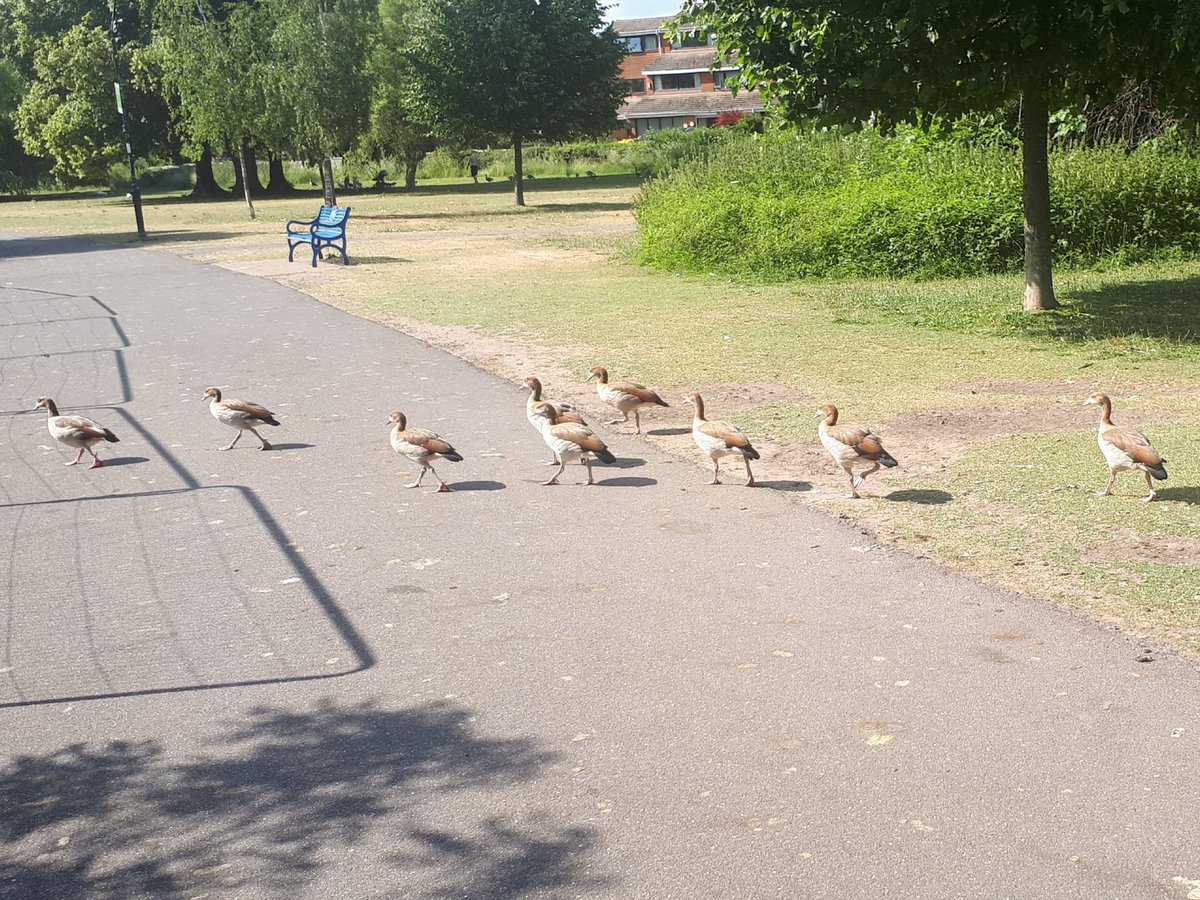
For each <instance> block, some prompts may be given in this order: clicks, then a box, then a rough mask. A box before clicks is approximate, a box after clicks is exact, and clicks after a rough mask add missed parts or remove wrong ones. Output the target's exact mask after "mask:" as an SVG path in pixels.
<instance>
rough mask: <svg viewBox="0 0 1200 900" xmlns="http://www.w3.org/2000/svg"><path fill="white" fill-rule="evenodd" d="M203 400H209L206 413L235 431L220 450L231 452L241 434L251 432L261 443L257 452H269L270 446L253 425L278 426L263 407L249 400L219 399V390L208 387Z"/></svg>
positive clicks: (272, 416) (273, 417)
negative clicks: (232, 437)
mask: <svg viewBox="0 0 1200 900" xmlns="http://www.w3.org/2000/svg"><path fill="white" fill-rule="evenodd" d="M204 399H205V400H209V401H210V402H209V404H208V411H209V412H211V413H212V414H213V417H214V418H215V419H216V420H217V421H218V422H220V423H222V424H223V425H228V426H229V427H230V428H233V429H234V430H236V431H237V435H236V436H235V437H234V439H233V440H232V441H230V442H229V446H227V447H221V448H220V449H222V450H232V449H233V447H234V445H235V444H236V443H237V442H238V441H240V440H241V439H242V432H244V431H253V432H254V436H255V437H256V438H258V439H259V440H260V441H262V446H261V447H259V448H258V449H259V450H270V449H271V445H270V444H269V443H268V442H267V439H266V438H264V437H263V436H262V435H261V434H259V433H258V431H257V429H256V428H255V427H254V426H255V425H278V424H279V422H277V421H276V420H275V414H274V413H273V412H271V411H270V410H269V409H267V408H266V407H265V406H259V405H258V404H257V403H252V402H250V401H249V400H235V399H234V398H233V397H226V398H225V399H221V389H220V388H215V387H210V388H205V389H204Z"/></svg>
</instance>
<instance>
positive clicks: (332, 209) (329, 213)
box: [317, 206, 350, 225]
mask: <svg viewBox="0 0 1200 900" xmlns="http://www.w3.org/2000/svg"><path fill="white" fill-rule="evenodd" d="M348 215H350V207H348V206H322V207H321V211H320V212H319V213H317V224H318V225H341V224H342V223H343V222H345V221H346V216H348Z"/></svg>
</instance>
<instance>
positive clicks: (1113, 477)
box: [1096, 470, 1117, 497]
mask: <svg viewBox="0 0 1200 900" xmlns="http://www.w3.org/2000/svg"><path fill="white" fill-rule="evenodd" d="M1116 481H1117V473H1116V472H1113V471H1111V470H1110V471H1109V473H1108V484H1106V485H1105V486H1104V490H1102V491H1096V496H1097V497H1107V496H1108V495H1109V494H1111V493H1112V489H1113V485H1114V484H1115V483H1116Z"/></svg>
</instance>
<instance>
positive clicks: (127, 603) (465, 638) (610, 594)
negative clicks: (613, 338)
mask: <svg viewBox="0 0 1200 900" xmlns="http://www.w3.org/2000/svg"><path fill="white" fill-rule="evenodd" d="M396 274H397V277H403V271H402V270H399V269H398V270H397V273H396ZM430 289H431V290H436V286H431V287H430ZM598 362H602V361H600V360H598ZM210 384H212V385H220V386H222V387H224V388H226V389H227V393H228V394H230V395H233V396H242V397H245V398H247V399H253V400H258V401H260V402H262V403H265V404H267V405H268V406H269V407H270V408H271V409H273V410H274V411H275V412H276V413H277V415H278V416H279V418H280V420H281V422H282V423H283V424H282V426H281V427H280V428H275V429H269V430H270V432H271V433H270V438H271V439H272V440H273V441H274V442H276V450H275V451H274V452H270V453H260V452H255V450H254V449H253V448H254V446H255V441H254V439H253V437H252V436H249V435H248V436H247V437H246V438H245V439H243V440H242V441H241V442H240V443H239V445H238V447H237V449H235V450H234V451H232V452H228V453H222V452H219V451H218V450H217V448H218V447H219V446H221V445H222V444H223V443H225V442H227V441H228V440H229V437H230V434H229V433H228V432H227V431H226V430H225V429H223V428H222V426H220V425H219V424H218V423H217V422H216V421H215V420H214V419H213V418H212V417H211V416H210V415H209V413H208V410H207V408H206V406H205V405H204V403H203V402H202V401H201V393H202V392H203V390H204V388H205V387H206V386H208V385H210ZM41 395H48V396H51V397H53V398H54V399H56V400H57V401H58V402H59V405H60V407H62V408H63V409H64V410H70V411H81V412H83V413H84V414H86V415H89V416H92V417H93V418H96V419H98V420H99V421H101V422H102V423H103V424H105V425H107V426H108V427H110V428H111V429H113V430H114V431H115V432H116V433H117V434H118V435H119V436H120V438H121V442H120V443H119V444H105V445H104V446H103V447H102V448H101V449H100V453H101V455H102V456H103V457H104V458H105V459H106V460H107V461H108V464H107V465H105V467H104V468H102V469H97V470H87V469H85V468H82V467H79V468H72V469H68V468H64V467H63V465H62V463H64V462H66V461H67V460H68V459H69V454H68V452H67V451H66V450H64V449H62V448H59V447H52V446H50V445H51V443H52V442H51V441H50V439H49V436H48V435H47V433H46V430H45V425H44V416H43V415H41V414H39V413H35V412H33V411H32V407H33V405H34V401H35V399H36V398H37V397H38V396H41ZM524 399H525V398H524V394H523V392H521V391H519V390H518V389H517V388H516V387H515V386H513V385H511V384H507V383H504V382H501V381H499V380H498V379H496V378H494V377H492V376H490V375H487V374H485V373H483V372H480V371H478V370H476V369H473V368H472V367H470V366H469V365H467V364H465V363H463V362H462V361H460V360H458V359H456V358H453V357H451V356H448V355H446V354H444V353H441V352H439V351H437V350H433V349H430V348H429V347H428V346H426V345H424V344H421V343H419V342H417V341H415V340H413V339H411V338H409V337H407V336H405V335H403V334H400V333H397V332H395V331H392V330H389V329H387V328H384V327H381V326H378V325H375V324H372V323H369V322H365V321H361V320H358V319H355V318H352V317H350V316H347V315H344V314H342V313H340V312H338V311H336V310H333V309H330V308H329V307H326V306H324V305H322V304H320V303H318V302H316V301H314V300H312V299H310V298H308V297H306V296H304V295H302V294H299V293H296V292H295V291H292V290H289V289H286V288H284V287H281V286H279V285H276V284H274V283H271V282H268V281H264V280H259V279H255V278H250V277H246V276H243V275H238V274H234V273H231V272H228V271H224V270H222V269H219V268H214V267H210V266H205V265H202V264H198V263H195V262H191V261H187V260H184V259H179V258H176V257H173V256H170V255H168V254H165V253H155V252H149V251H144V250H137V249H113V248H110V247H109V248H101V247H98V246H94V245H91V244H88V243H86V242H83V241H79V240H74V239H6V240H4V239H0V544H2V545H3V546H4V548H5V549H4V551H3V557H2V558H3V566H0V629H2V633H0V898H3V900H30V898H33V900H42V898H113V900H117V898H121V900H126V898H138V897H172V898H174V897H179V898H185V897H189V898H190V897H207V898H288V900H301V898H365V897H386V898H403V900H424V898H431V900H432V898H479V900H483V898H516V897H522V898H523V897H563V898H568V897H586V898H592V897H611V898H652V900H662V898H775V897H788V898H793V897H811V898H823V900H824V898H860V897H872V898H874V897H902V898H956V897H963V898H977V897H979V898H1004V897H1010V898H1042V897H1051V898H1075V897H1078V898H1178V900H1184V898H1189V897H1190V898H1197V897H1200V672H1198V671H1197V667H1196V663H1195V661H1194V660H1186V659H1182V658H1179V657H1173V656H1171V655H1170V654H1165V653H1162V652H1160V651H1158V650H1156V651H1154V652H1153V653H1151V654H1150V656H1151V657H1153V661H1151V662H1141V661H1139V658H1142V657H1144V656H1145V653H1144V651H1143V647H1144V645H1143V644H1139V643H1135V642H1133V641H1132V640H1130V639H1128V638H1126V637H1124V636H1122V635H1121V634H1119V633H1117V632H1115V631H1113V630H1111V629H1107V628H1105V627H1103V626H1101V625H1099V624H1097V623H1095V622H1093V621H1090V620H1089V619H1087V618H1086V617H1084V616H1082V615H1080V614H1076V613H1071V612H1068V611H1063V610H1061V609H1058V608H1056V607H1054V606H1053V605H1051V604H1050V603H1047V602H1043V601H1038V600H1035V599H1029V598H1024V597H1019V596H1014V595H1012V594H1008V593H1004V592H1002V591H999V590H995V589H993V588H990V587H988V586H985V585H983V584H981V583H978V582H976V581H972V580H969V579H966V578H961V577H957V576H954V575H951V574H948V573H946V572H943V571H941V570H939V568H938V567H937V566H935V565H933V564H932V563H930V562H928V561H923V560H919V559H915V558H912V557H910V556H908V555H906V554H904V553H901V552H897V551H895V550H892V549H889V548H886V547H879V546H876V545H874V544H873V543H872V542H871V540H870V539H869V538H868V537H866V536H864V534H863V533H862V532H860V531H858V530H856V529H854V528H853V527H850V526H847V525H846V524H844V523H841V522H839V521H836V520H834V519H831V518H829V517H827V516H826V515H823V514H821V513H819V512H817V511H813V510H810V509H806V508H802V507H800V506H798V505H797V504H795V503H794V502H793V499H792V498H791V497H790V496H789V494H788V493H787V492H786V491H781V490H771V489H759V490H753V491H750V490H744V489H742V488H741V487H740V486H738V485H736V484H734V485H728V486H724V487H706V486H705V485H704V484H703V483H702V482H703V481H704V478H705V473H704V472H703V471H702V470H701V469H700V468H698V467H694V466H691V465H689V464H687V463H683V462H678V461H672V460H671V459H669V458H667V457H665V456H663V455H662V454H660V453H658V452H657V451H655V450H653V449H652V448H650V447H649V446H647V445H646V444H644V443H641V442H639V441H637V440H635V439H633V438H631V437H629V436H626V435H623V434H617V433H615V432H606V434H608V435H610V436H611V441H610V445H611V446H612V448H613V450H614V451H615V452H616V454H617V455H618V457H620V460H621V464H620V466H619V467H618V468H616V469H611V468H607V469H598V476H599V478H600V479H601V480H600V484H599V485H598V486H596V487H593V488H588V489H586V490H585V489H582V488H578V487H573V486H563V487H559V488H550V487H542V486H541V485H540V484H538V481H539V480H540V479H544V478H545V477H547V472H548V471H549V470H548V469H547V468H545V467H543V466H542V465H541V463H542V462H543V460H544V457H545V455H546V451H545V449H544V447H543V445H542V444H541V441H540V438H539V437H538V436H537V434H535V433H534V431H533V430H532V429H531V428H530V427H529V425H528V424H527V423H526V421H525V418H524ZM393 408H401V409H403V410H404V411H405V412H407V413H408V414H409V418H410V421H412V422H413V423H415V424H417V425H420V426H424V427H429V428H433V429H434V430H437V431H439V432H441V433H442V434H443V435H444V436H446V437H447V438H448V439H450V440H451V441H452V442H453V443H454V444H455V446H456V447H457V448H458V449H459V450H460V452H462V454H463V455H464V457H465V460H464V461H463V462H462V463H460V464H457V465H454V464H450V463H445V464H443V466H441V467H439V471H442V473H443V475H444V476H445V477H446V478H447V480H448V481H450V482H451V483H452V484H454V485H455V486H456V487H457V489H458V490H457V492H456V493H452V494H449V495H441V496H436V495H432V494H429V493H425V492H420V493H418V492H416V491H409V490H404V489H403V488H402V486H401V485H402V481H403V480H405V479H408V478H410V477H411V471H410V470H409V469H407V468H405V466H404V464H403V463H402V462H401V461H399V460H398V459H397V458H396V457H395V456H394V455H393V454H392V452H391V450H390V448H389V447H388V442H387V422H386V417H387V413H388V411H389V410H391V409H393ZM685 415H686V414H685V413H684V412H683V411H682V410H680V409H676V408H672V409H671V410H670V411H663V414H662V415H659V416H657V417H656V418H655V422H654V424H655V425H656V426H658V427H665V426H668V425H682V424H685V421H684V418H685ZM581 475H582V471H579V472H575V471H569V472H568V477H567V480H568V481H570V480H572V479H577V478H579V477H580V476H581ZM827 486H828V487H830V488H831V489H833V488H836V487H838V486H840V481H838V479H837V477H836V476H835V475H834V474H833V473H832V472H831V473H830V475H829V484H828V485H827ZM882 486H883V482H879V483H877V484H876V490H879V489H881V488H882ZM864 502H883V501H881V500H878V499H876V500H866V501H864ZM1045 528H1046V533H1047V539H1052V537H1053V522H1052V521H1047V522H1046V523H1045Z"/></svg>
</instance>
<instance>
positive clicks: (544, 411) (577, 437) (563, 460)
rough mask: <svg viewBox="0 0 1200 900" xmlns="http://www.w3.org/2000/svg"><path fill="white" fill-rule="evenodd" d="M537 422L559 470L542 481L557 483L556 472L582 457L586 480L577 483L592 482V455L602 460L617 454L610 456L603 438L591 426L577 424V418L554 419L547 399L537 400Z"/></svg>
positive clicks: (557, 474)
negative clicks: (544, 401)
mask: <svg viewBox="0 0 1200 900" xmlns="http://www.w3.org/2000/svg"><path fill="white" fill-rule="evenodd" d="M535 415H536V418H537V420H538V421H537V425H538V427H539V428H540V429H541V431H542V440H544V441H545V442H546V446H548V447H549V448H550V449H551V450H552V451H553V452H554V456H555V458H556V459H557V460H558V471H557V472H555V473H554V474H553V475H552V476H551V477H550V480H549V481H543V482H542V484H558V476H559V475H561V474H562V473H563V472H564V471H565V470H566V468H567V463H568V462H571V461H573V460H576V459H581V460H583V462H584V465H586V466H587V473H588V474H587V481H582V482H580V484H595V483H596V482H595V480H594V479H593V478H592V459H593V458H595V459H598V460H600V462H602V463H614V462H616V461H617V458H616V457H615V456H613V455H612V454H611V453H610V452H609V450H608V447H606V446H605V444H604V441H602V440H600V438H599V437H597V436H596V434H595V432H593V431H592V429H590V428H588V427H587V426H586V425H580V424H579V423H578V422H561V423H556V422H555V421H554V408H553V407H552V406H551V405H550V404H549V403H540V404H538V406H537V407H536V409H535Z"/></svg>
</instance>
